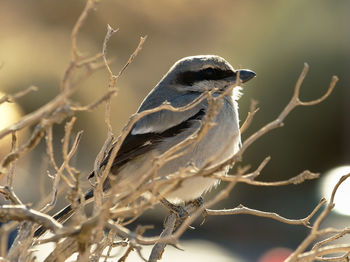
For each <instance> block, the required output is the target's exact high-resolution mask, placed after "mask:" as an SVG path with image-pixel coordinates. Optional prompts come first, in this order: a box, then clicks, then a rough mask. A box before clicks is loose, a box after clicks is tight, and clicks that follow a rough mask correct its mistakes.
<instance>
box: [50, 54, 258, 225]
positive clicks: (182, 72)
mask: <svg viewBox="0 0 350 262" xmlns="http://www.w3.org/2000/svg"><path fill="white" fill-rule="evenodd" d="M238 75H239V78H240V82H241V83H244V82H246V81H248V80H250V79H251V78H253V77H254V76H255V73H254V72H253V71H250V70H243V69H241V70H235V69H234V68H233V67H232V66H231V65H230V64H229V63H228V62H227V61H226V60H225V59H223V58H221V57H219V56H215V55H199V56H190V57H185V58H183V59H181V60H179V61H177V62H176V63H175V64H174V65H173V66H172V67H171V68H170V70H169V71H168V73H166V74H165V76H164V77H163V78H162V79H161V80H160V82H159V83H158V84H157V85H156V87H155V88H154V89H153V90H152V91H151V92H150V93H149V94H148V95H147V96H146V98H145V99H144V100H143V102H142V104H141V106H140V108H139V109H138V111H137V112H142V111H144V110H148V109H153V108H156V107H158V106H160V105H162V104H163V103H164V102H166V101H167V102H168V103H170V104H171V105H172V106H173V107H175V108H179V107H184V106H186V105H188V104H189V103H191V102H192V101H194V100H195V99H196V98H198V97H199V96H200V95H201V94H203V92H205V91H207V90H209V91H210V90H212V91H213V97H218V96H219V95H220V94H223V93H224V92H225V91H227V90H229V89H230V88H231V89H232V91H230V92H228V93H227V94H226V95H225V96H224V97H223V104H222V107H221V108H220V109H219V111H218V112H217V114H216V115H215V117H214V119H213V120H212V121H213V123H214V125H212V126H211V128H210V129H209V131H208V132H207V133H206V134H205V135H204V137H203V138H202V139H201V140H200V141H197V142H196V144H195V145H194V146H191V145H190V146H189V147H187V148H186V147H185V148H184V149H183V150H185V151H184V154H182V155H180V156H178V157H176V158H174V159H172V160H170V161H169V162H167V163H165V164H164V165H163V166H162V167H160V168H159V170H158V171H157V177H162V176H167V175H169V174H173V173H175V172H176V171H178V170H179V169H180V168H184V167H188V166H190V165H192V166H194V167H195V168H197V169H200V168H202V167H203V166H204V165H205V164H207V161H209V160H210V159H211V157H212V156H217V157H216V158H215V160H214V163H213V164H218V163H220V162H223V161H224V160H227V159H228V158H230V157H232V156H233V155H234V154H235V153H236V152H237V151H238V149H239V145H240V141H241V138H240V131H239V117H238V106H237V99H238V98H239V96H240V91H239V89H240V87H235V88H232V87H233V85H235V83H236V81H237V79H236V77H237V76H238ZM208 108H209V106H208V100H207V99H204V100H202V101H201V102H200V103H199V104H198V105H196V106H194V107H192V108H190V109H188V110H186V111H181V112H173V111H170V110H161V111H158V112H155V113H152V114H149V115H146V116H144V117H143V118H141V119H140V120H139V121H137V122H136V123H135V124H134V126H133V127H132V129H131V130H130V133H129V134H128V135H127V136H126V138H125V140H124V141H123V144H122V145H121V147H120V149H119V151H118V153H117V156H116V157H115V159H114V161H113V164H112V167H111V170H110V174H109V176H110V177H111V176H113V178H114V179H112V180H113V181H114V183H115V184H117V186H118V188H123V187H126V188H130V187H134V188H136V187H137V186H138V185H139V184H140V183H142V181H143V180H142V178H143V176H144V175H145V174H146V173H147V171H148V170H150V169H152V167H153V166H152V165H153V161H152V159H155V158H156V157H157V156H159V155H161V154H162V153H164V152H166V151H167V150H169V149H170V148H172V147H173V146H175V145H177V144H179V143H180V142H182V141H184V140H185V139H186V138H187V137H189V136H191V135H192V134H193V133H195V132H196V131H197V130H198V129H199V128H200V127H201V125H202V124H203V122H204V119H205V117H206V115H207V113H208V111H209V110H208ZM228 143H229V144H228ZM109 156H110V154H108V155H107V157H106V158H105V160H104V161H103V162H102V165H101V167H103V166H104V165H106V163H107V162H108V159H109ZM223 172H224V173H227V170H226V171H223ZM93 175H94V173H92V174H90V177H92V176H93ZM110 183H111V179H108V180H107V182H106V183H105V189H108V188H109V187H110ZM217 183H218V180H216V179H213V178H210V177H201V176H197V177H192V178H189V179H185V180H184V181H182V183H181V185H180V186H179V187H177V188H175V190H174V191H172V192H170V193H168V194H167V195H166V199H167V200H168V201H170V202H171V203H174V204H179V203H183V202H187V201H191V200H194V199H197V198H199V197H201V195H202V194H203V193H204V192H206V191H208V190H209V189H210V188H212V187H213V186H215V185H216V184H217ZM160 193H161V192H160ZM92 197H93V191H92V190H91V191H89V192H88V193H87V194H86V195H85V198H86V199H89V198H92ZM71 211H72V209H71V207H70V206H67V207H66V208H65V209H63V210H62V211H60V212H59V213H57V214H56V215H55V216H54V218H55V219H59V218H61V217H63V216H66V215H67V214H68V213H70V212H71Z"/></svg>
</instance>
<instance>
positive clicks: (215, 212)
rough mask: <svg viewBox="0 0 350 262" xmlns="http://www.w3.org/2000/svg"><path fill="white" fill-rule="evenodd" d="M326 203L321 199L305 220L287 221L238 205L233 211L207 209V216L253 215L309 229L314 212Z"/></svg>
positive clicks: (271, 214) (274, 215) (287, 219)
mask: <svg viewBox="0 0 350 262" xmlns="http://www.w3.org/2000/svg"><path fill="white" fill-rule="evenodd" d="M325 202H326V200H325V199H322V200H321V201H320V202H319V203H318V205H317V206H316V207H315V208H314V210H313V211H312V212H311V213H310V214H309V215H308V216H307V217H305V218H302V219H289V218H285V217H282V216H281V215H279V214H276V213H273V212H265V211H260V210H255V209H251V208H248V207H245V206H243V205H239V206H238V207H236V208H233V209H223V210H211V209H207V213H208V215H214V216H218V215H219V216H225V215H241V214H244V215H253V216H258V217H266V218H271V219H273V220H277V221H279V222H282V223H285V224H290V225H304V226H307V227H310V226H309V225H310V219H311V218H312V217H313V216H314V215H315V214H316V212H317V211H318V210H319V209H320V208H321V206H322V205H323V204H324V203H325Z"/></svg>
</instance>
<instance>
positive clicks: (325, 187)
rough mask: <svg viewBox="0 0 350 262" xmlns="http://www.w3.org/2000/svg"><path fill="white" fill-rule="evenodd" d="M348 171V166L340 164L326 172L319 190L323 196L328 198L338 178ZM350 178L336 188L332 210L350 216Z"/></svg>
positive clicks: (349, 170) (349, 171)
mask: <svg viewBox="0 0 350 262" xmlns="http://www.w3.org/2000/svg"><path fill="white" fill-rule="evenodd" d="M349 173H350V165H349V166H341V167H337V168H334V169H332V170H330V171H329V172H327V173H326V174H325V175H324V177H323V178H322V180H321V186H320V191H321V195H322V196H323V197H326V198H327V199H330V197H331V194H332V191H333V188H334V186H335V185H336V184H337V183H338V181H339V179H340V178H341V177H342V176H344V175H346V174H349ZM349 201H350V179H347V180H345V181H344V182H343V183H342V184H341V185H340V186H339V188H338V190H337V192H336V195H335V198H334V202H335V207H334V211H335V212H337V213H339V214H342V215H347V216H350V204H349Z"/></svg>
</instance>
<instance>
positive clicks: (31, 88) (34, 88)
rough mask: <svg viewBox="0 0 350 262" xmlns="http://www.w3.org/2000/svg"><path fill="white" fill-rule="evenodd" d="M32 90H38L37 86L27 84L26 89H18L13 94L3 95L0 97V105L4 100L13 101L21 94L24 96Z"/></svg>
mask: <svg viewBox="0 0 350 262" xmlns="http://www.w3.org/2000/svg"><path fill="white" fill-rule="evenodd" d="M33 91H38V88H37V87H36V86H29V87H28V88H27V89H25V90H22V91H19V92H18V93H16V94H14V95H4V96H2V97H1V98H0V105H1V104H2V103H4V102H8V103H13V102H14V101H15V100H16V99H18V98H21V97H22V96H25V95H27V94H28V93H30V92H33Z"/></svg>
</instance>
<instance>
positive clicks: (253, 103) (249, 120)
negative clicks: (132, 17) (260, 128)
mask: <svg viewBox="0 0 350 262" xmlns="http://www.w3.org/2000/svg"><path fill="white" fill-rule="evenodd" d="M257 104H258V102H257V101H256V100H254V99H252V100H251V101H250V109H249V112H248V115H247V118H246V119H245V120H244V122H243V124H242V126H241V128H240V132H241V134H243V133H244V132H245V131H246V130H247V129H248V127H249V126H250V124H251V123H252V121H253V118H254V116H255V114H256V113H257V112H258V111H259V108H257V107H256V105H257Z"/></svg>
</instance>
